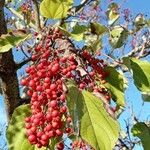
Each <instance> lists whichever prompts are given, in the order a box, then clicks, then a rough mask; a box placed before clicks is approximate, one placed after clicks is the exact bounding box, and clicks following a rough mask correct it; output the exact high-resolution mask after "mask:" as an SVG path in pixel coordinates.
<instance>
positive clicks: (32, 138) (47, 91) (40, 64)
mask: <svg viewBox="0 0 150 150" xmlns="http://www.w3.org/2000/svg"><path fill="white" fill-rule="evenodd" d="M37 35H38V34H37V33H36V34H35V36H37ZM62 38H64V37H63V35H62V33H61V31H59V30H58V29H50V31H49V32H48V33H47V34H46V35H45V36H44V37H42V39H41V40H40V42H39V43H38V44H37V45H36V47H35V49H34V52H33V53H32V61H33V63H32V65H30V66H29V67H27V68H26V73H27V76H26V78H24V79H22V81H21V84H22V85H23V86H26V87H27V88H28V91H27V94H28V96H29V97H31V101H30V105H31V110H32V114H31V116H29V117H27V118H26V119H25V121H26V125H25V127H26V134H27V137H28V140H29V142H30V143H31V144H36V145H37V147H39V148H40V147H42V146H47V145H48V144H49V142H50V139H52V138H60V137H62V136H63V133H67V134H70V133H71V132H73V129H72V128H71V127H72V120H71V117H70V116H69V113H68V109H67V106H66V104H67V102H66V94H67V93H66V92H67V88H66V85H65V82H66V81H67V80H68V79H72V80H74V81H75V82H76V83H77V85H78V86H79V89H80V90H83V89H87V90H88V89H90V90H92V91H94V90H96V89H97V88H96V84H95V76H96V74H98V76H99V77H100V78H101V79H104V77H105V76H106V74H105V73H104V72H103V68H104V67H105V64H104V62H103V61H102V60H98V59H96V58H94V57H92V56H91V54H90V53H88V52H86V51H84V52H82V53H81V55H82V59H85V60H84V61H85V64H86V65H85V67H82V70H84V71H85V72H86V74H85V75H82V73H81V72H82V71H81V70H80V69H79V62H78V61H77V60H76V59H75V58H76V57H77V56H76V55H75V54H73V53H72V52H70V53H69V55H65V56H64V53H65V49H62V48H61V46H60V47H59V39H62ZM81 61H83V60H81ZM63 147H64V146H63V143H59V144H58V145H57V149H59V150H61V149H63Z"/></svg>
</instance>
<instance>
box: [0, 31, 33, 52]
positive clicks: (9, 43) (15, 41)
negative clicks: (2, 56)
mask: <svg viewBox="0 0 150 150" xmlns="http://www.w3.org/2000/svg"><path fill="white" fill-rule="evenodd" d="M30 37H31V35H30V34H19V33H18V34H17V33H15V34H4V35H2V36H1V37H0V53H4V52H7V51H9V50H10V49H11V48H13V47H15V46H18V45H19V44H21V43H22V42H24V41H25V40H27V39H29V38H30Z"/></svg>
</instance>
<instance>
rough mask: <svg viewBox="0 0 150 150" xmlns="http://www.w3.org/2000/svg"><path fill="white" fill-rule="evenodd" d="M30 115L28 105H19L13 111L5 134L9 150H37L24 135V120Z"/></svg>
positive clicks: (43, 149)
mask: <svg viewBox="0 0 150 150" xmlns="http://www.w3.org/2000/svg"><path fill="white" fill-rule="evenodd" d="M30 114H31V113H30V107H29V105H21V106H19V107H17V108H16V109H15V111H14V113H13V115H12V118H11V121H10V123H9V126H8V129H7V132H6V136H7V141H8V147H9V149H10V150H38V148H36V147H35V146H33V145H31V144H30V143H29V142H28V140H27V137H26V135H25V125H24V119H25V117H27V116H29V115H30ZM41 150H45V148H42V149H41Z"/></svg>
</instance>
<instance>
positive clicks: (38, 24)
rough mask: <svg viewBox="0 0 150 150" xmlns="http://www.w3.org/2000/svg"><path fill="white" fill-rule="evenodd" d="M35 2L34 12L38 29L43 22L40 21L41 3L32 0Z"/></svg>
mask: <svg viewBox="0 0 150 150" xmlns="http://www.w3.org/2000/svg"><path fill="white" fill-rule="evenodd" d="M32 1H33V4H34V14H35V24H36V30H37V31H38V30H40V29H41V23H40V12H39V4H38V2H37V0H32Z"/></svg>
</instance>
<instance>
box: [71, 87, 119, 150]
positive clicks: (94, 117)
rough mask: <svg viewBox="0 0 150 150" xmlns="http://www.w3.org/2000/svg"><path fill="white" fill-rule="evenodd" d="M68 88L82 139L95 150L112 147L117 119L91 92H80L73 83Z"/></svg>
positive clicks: (107, 149)
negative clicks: (110, 114)
mask: <svg viewBox="0 0 150 150" xmlns="http://www.w3.org/2000/svg"><path fill="white" fill-rule="evenodd" d="M69 90H70V91H72V92H73V93H71V94H72V96H71V97H70V101H71V100H72V101H74V102H73V103H74V105H76V115H77V118H78V120H79V127H80V135H81V137H82V139H84V140H85V141H86V142H88V144H90V145H91V146H92V147H93V148H94V149H96V150H111V149H113V147H114V146H115V143H116V141H117V139H118V136H119V125H118V123H117V121H116V120H114V119H113V118H111V117H110V116H109V115H108V114H107V112H106V110H105V109H104V106H103V103H102V101H101V100H100V99H99V98H97V97H96V96H94V95H93V94H91V93H89V92H87V91H83V92H82V93H81V92H79V91H78V89H77V88H76V87H75V85H73V84H71V85H70V86H69ZM71 107H72V106H71ZM69 109H71V108H70V107H69ZM71 111H72V109H71Z"/></svg>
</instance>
